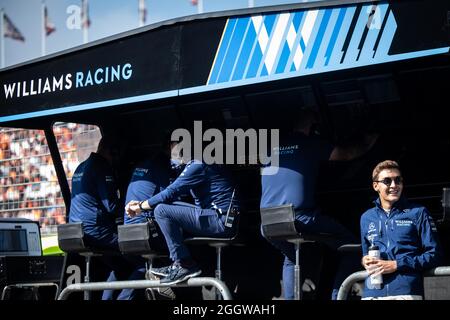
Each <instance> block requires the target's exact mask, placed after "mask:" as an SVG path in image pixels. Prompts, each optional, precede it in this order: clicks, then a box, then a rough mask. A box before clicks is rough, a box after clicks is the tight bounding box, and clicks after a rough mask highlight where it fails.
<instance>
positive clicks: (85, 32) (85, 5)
mask: <svg viewBox="0 0 450 320" xmlns="http://www.w3.org/2000/svg"><path fill="white" fill-rule="evenodd" d="M82 4H83V11H84V16H83V21H82V22H81V23H82V26H83V43H84V44H86V43H88V41H89V35H88V25H87V24H88V6H89V5H88V0H84V1H83V0H82Z"/></svg>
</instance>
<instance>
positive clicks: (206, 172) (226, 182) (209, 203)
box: [148, 160, 238, 212]
mask: <svg viewBox="0 0 450 320" xmlns="http://www.w3.org/2000/svg"><path fill="white" fill-rule="evenodd" d="M233 188H234V186H233V182H232V179H231V176H230V174H229V172H228V170H227V169H226V168H225V166H223V165H216V164H213V165H207V164H205V163H202V162H200V161H197V160H192V161H190V162H189V163H188V164H187V165H186V167H185V168H184V170H183V172H181V174H180V175H179V176H178V178H177V179H176V180H175V181H174V182H173V183H172V184H170V185H169V186H168V187H167V188H166V189H165V190H164V191H162V192H160V193H158V194H157V195H155V196H153V197H151V198H150V199H148V203H149V204H150V206H151V207H152V208H155V207H156V206H157V205H158V204H159V203H170V202H171V201H173V200H176V198H177V197H178V196H180V195H182V194H185V193H186V192H189V191H190V192H191V195H192V197H193V198H194V201H195V205H196V206H198V207H201V208H202V209H215V208H216V207H217V208H219V209H221V210H223V211H224V212H226V210H228V207H229V205H230V201H231V195H232V193H233ZM233 205H234V206H235V207H238V203H237V201H233Z"/></svg>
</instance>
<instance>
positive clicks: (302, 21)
mask: <svg viewBox="0 0 450 320" xmlns="http://www.w3.org/2000/svg"><path fill="white" fill-rule="evenodd" d="M301 13H302V15H301V19H300V23H299V25H298V28H297V30H296V32H297V36H296V37H295V41H294V46H293V47H292V48H291V54H290V56H289V60H288V62H287V65H286V69H285V72H291V71H296V68H295V64H293V63H292V61H293V60H294V55H295V52H296V51H297V48H298V47H299V46H301V44H302V43H303V46H304V45H305V43H304V42H303V39H302V33H301V30H302V29H303V25H304V24H305V21H306V15H307V13H308V12H307V11H302V12H301ZM304 51H305V50H304V49H302V52H304Z"/></svg>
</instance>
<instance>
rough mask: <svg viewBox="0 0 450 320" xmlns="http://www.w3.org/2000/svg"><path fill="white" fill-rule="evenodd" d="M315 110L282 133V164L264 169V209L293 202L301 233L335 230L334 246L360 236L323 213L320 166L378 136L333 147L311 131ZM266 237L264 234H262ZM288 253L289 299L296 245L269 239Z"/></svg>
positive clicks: (353, 154)
mask: <svg viewBox="0 0 450 320" xmlns="http://www.w3.org/2000/svg"><path fill="white" fill-rule="evenodd" d="M314 122H315V113H314V112H313V111H310V110H302V111H301V113H300V116H299V121H298V123H297V125H296V127H295V129H294V132H292V133H289V134H284V133H283V132H282V133H281V136H280V146H279V149H278V150H274V151H273V152H276V153H278V155H279V167H278V171H277V172H276V173H275V174H272V173H273V169H274V168H273V167H270V166H267V167H264V168H263V170H262V171H261V184H262V196H261V203H260V207H261V208H269V207H276V206H280V205H285V204H292V205H293V206H294V209H295V213H296V227H297V229H298V230H299V231H300V232H307V233H332V234H333V235H334V236H335V239H338V240H337V241H332V242H331V241H330V242H329V243H327V245H329V246H330V247H332V248H333V249H336V248H338V247H339V246H341V245H342V244H345V243H356V242H357V237H355V236H353V235H352V234H351V232H350V231H348V230H347V229H346V228H345V227H343V226H342V225H340V224H339V223H338V222H336V221H335V220H333V219H332V218H330V217H328V216H325V215H322V214H320V212H319V209H318V208H317V204H316V201H315V190H316V180H317V176H318V172H319V165H320V163H321V162H322V161H327V160H350V159H353V158H356V157H357V156H359V155H362V154H363V153H364V152H365V151H366V150H368V149H369V148H370V147H371V146H372V145H373V144H374V142H375V140H376V136H371V137H368V138H367V140H368V141H366V144H365V145H362V146H354V147H348V148H341V147H333V146H332V145H330V144H329V143H328V142H326V141H324V140H321V139H319V138H318V137H315V136H310V131H311V128H312V126H313V125H314ZM263 236H264V234H263ZM268 240H269V242H271V243H272V244H273V245H274V246H275V247H276V248H277V249H279V250H280V251H281V252H282V253H283V255H284V256H285V259H284V265H283V292H284V298H285V299H287V300H290V299H294V266H295V248H294V245H293V244H292V243H289V242H287V241H279V240H271V239H268ZM344 272H345V270H343V268H340V269H339V271H338V274H337V276H336V279H335V283H334V289H333V294H332V298H333V299H335V298H336V297H337V292H338V289H339V286H340V284H341V283H342V281H343V280H344V279H345V273H344Z"/></svg>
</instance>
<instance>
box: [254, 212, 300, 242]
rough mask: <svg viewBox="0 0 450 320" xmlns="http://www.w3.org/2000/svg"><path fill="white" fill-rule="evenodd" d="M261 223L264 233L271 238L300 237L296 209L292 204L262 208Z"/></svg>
mask: <svg viewBox="0 0 450 320" xmlns="http://www.w3.org/2000/svg"><path fill="white" fill-rule="evenodd" d="M260 210H261V225H262V230H263V233H264V235H265V236H266V237H267V238H271V239H276V238H279V239H292V238H298V237H299V235H298V232H297V230H296V229H295V211H294V207H293V205H292V204H288V205H282V206H277V207H270V208H261V209H260Z"/></svg>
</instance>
